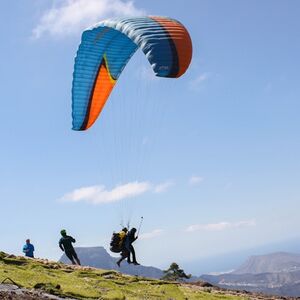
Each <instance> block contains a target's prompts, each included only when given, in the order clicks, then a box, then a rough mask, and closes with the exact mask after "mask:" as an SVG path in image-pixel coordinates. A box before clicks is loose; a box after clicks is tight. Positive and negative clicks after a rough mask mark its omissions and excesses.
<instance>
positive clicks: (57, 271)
mask: <svg viewBox="0 0 300 300" xmlns="http://www.w3.org/2000/svg"><path fill="white" fill-rule="evenodd" d="M5 278H9V279H11V280H13V281H14V282H15V283H16V284H18V285H19V286H20V287H24V288H27V289H35V290H43V291H45V292H47V293H49V294H53V295H57V296H60V297H70V298H75V299H115V300H117V299H132V300H134V299H136V300H141V299H166V300H171V299H176V300H177V299H178V300H180V299H189V300H193V299H195V300H196V299H208V300H210V299H224V300H227V299H228V300H230V299H232V300H234V299H236V300H238V299H250V298H246V297H242V296H241V297H240V296H234V295H226V294H225V293H224V292H221V291H218V290H214V289H213V288H204V287H198V286H196V285H187V284H176V283H169V282H166V281H161V280H153V279H147V278H141V277H134V276H128V275H122V274H120V273H118V272H115V271H107V270H100V269H93V268H89V267H76V266H69V265H64V264H61V263H56V262H49V261H47V260H37V259H35V260H33V259H26V258H24V257H15V256H12V255H7V254H5V253H3V252H0V282H2V281H3V280H4V279H5Z"/></svg>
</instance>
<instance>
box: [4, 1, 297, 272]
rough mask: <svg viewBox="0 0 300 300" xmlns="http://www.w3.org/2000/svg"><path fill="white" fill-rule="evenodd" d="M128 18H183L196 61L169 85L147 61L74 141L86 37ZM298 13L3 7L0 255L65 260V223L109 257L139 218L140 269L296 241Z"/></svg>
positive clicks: (235, 4) (224, 7) (38, 4)
mask: <svg viewBox="0 0 300 300" xmlns="http://www.w3.org/2000/svg"><path fill="white" fill-rule="evenodd" d="M124 13H125V14H130V15H141V14H146V15H166V16H170V17H173V18H176V19H178V20H180V21H181V22H182V23H183V24H184V25H185V26H186V27H187V29H188V30H189V32H190V35H191V38H192V41H193V59H192V63H191V65H190V68H189V69H188V71H187V72H186V74H185V75H184V76H182V77H181V78H179V79H177V80H168V79H157V78H155V77H154V75H153V74H152V73H151V68H150V66H149V64H148V62H147V60H146V58H145V57H144V56H143V54H142V53H139V52H137V53H136V54H135V56H134V57H133V58H132V59H131V61H130V62H129V64H128V65H127V67H126V68H125V70H124V72H123V74H122V75H121V76H120V79H119V81H118V84H117V86H116V88H115V90H114V91H113V93H112V95H111V97H110V100H109V102H108V103H107V105H106V107H105V109H104V111H103V113H102V115H101V117H100V119H99V120H98V122H97V123H96V124H95V125H94V126H93V127H92V128H91V129H90V130H88V131H87V132H74V131H72V130H71V84H72V72H73V64H74V57H75V55H76V51H77V47H78V45H79V42H80V36H81V32H82V30H83V29H84V28H86V27H88V26H90V25H93V24H94V23H95V22H98V21H101V20H103V19H106V18H109V17H113V16H119V15H123V14H124ZM299 13H300V4H299V2H298V1H292V0H289V1H275V0H272V1H271V0H270V1H267V0H266V1H263V2H262V1H216V0H213V1H212V0H209V1H202V0H201V1H199V0H189V1H141V0H139V1H135V2H129V1H125V0H124V1H121V0H114V1H106V0H105V1H104V0H103V1H100V0H98V1H96V0H90V1H88V0H84V1H83V0H70V1H65V0H60V1H48V0H47V1H38V0H28V1H26V3H25V1H15V2H14V1H1V3H0V17H1V18H0V22H1V26H0V34H1V37H2V43H1V47H0V57H1V68H0V80H1V83H2V84H1V112H2V114H1V119H0V125H1V126H0V131H1V132H0V133H1V139H2V142H1V147H0V165H1V181H0V197H1V218H0V225H1V226H0V235H1V237H2V239H1V241H0V249H1V250H3V251H7V252H11V253H15V254H20V253H21V248H22V244H23V242H24V241H25V239H26V238H28V237H30V238H31V240H32V242H33V243H34V244H35V246H36V255H37V256H39V257H48V258H51V259H58V258H59V256H60V255H61V253H60V250H59V249H58V247H57V241H58V239H59V231H60V229H61V228H66V229H67V231H68V232H69V233H70V234H71V235H73V236H74V237H75V238H76V239H77V241H78V242H77V245H78V246H96V245H103V246H105V247H106V248H107V245H108V242H109V239H110V235H111V232H112V231H113V230H118V229H119V227H120V225H119V224H120V222H121V220H122V217H123V218H125V219H126V218H128V217H130V219H131V224H132V225H133V226H134V225H135V226H137V224H138V222H139V218H140V216H144V224H143V227H142V232H141V233H142V235H141V239H140V240H139V241H138V242H137V243H136V248H137V250H138V256H139V260H140V261H141V263H143V264H146V265H154V266H158V267H167V265H168V264H170V263H171V262H172V261H177V262H179V263H181V264H182V265H183V266H184V265H185V263H188V262H191V261H193V260H197V259H200V258H201V259H202V258H205V257H207V256H211V255H215V254H216V255H218V254H220V255H221V254H223V253H228V252H234V251H237V250H241V249H247V248H252V247H255V246H259V245H263V244H267V243H272V242H276V241H280V240H284V239H287V238H294V237H298V236H299V234H298V228H299V226H300V220H299V218H298V213H297V212H298V211H299V208H300V207H299V196H300V191H299V179H300V160H299V153H300V138H299V129H300V119H299V109H300V103H299V99H300V85H299V79H300V78H299V77H300V76H299V69H300V60H299V53H300V39H299V28H300V20H299V17H298V16H299ZM116 187H119V188H118V189H117V190H116ZM74 191H76V195H77V198H76V197H75V196H74V195H75V194H74ZM128 194H129V195H132V196H133V195H135V197H131V198H128V197H126V195H128ZM116 195H117V196H116ZM75 199H77V200H78V201H75ZM103 199H105V201H106V202H108V203H102V202H103V201H104V200H103ZM113 200H115V201H113ZM117 200H119V201H117ZM95 202H97V203H95ZM212 271H213V270H212ZM199 273H201V270H200V271H199Z"/></svg>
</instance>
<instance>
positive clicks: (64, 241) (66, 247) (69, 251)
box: [58, 229, 80, 265]
mask: <svg viewBox="0 0 300 300" xmlns="http://www.w3.org/2000/svg"><path fill="white" fill-rule="evenodd" d="M60 234H61V236H62V237H61V239H60V240H59V243H58V244H59V248H60V249H61V250H62V251H64V252H65V253H66V256H67V257H68V258H69V259H70V261H71V262H72V264H73V265H76V263H75V261H76V262H77V264H78V265H80V260H79V258H78V256H77V253H76V252H75V249H74V248H73V245H72V243H75V242H76V240H75V239H74V238H73V237H71V236H69V235H67V232H66V230H65V229H62V230H61V231H60Z"/></svg>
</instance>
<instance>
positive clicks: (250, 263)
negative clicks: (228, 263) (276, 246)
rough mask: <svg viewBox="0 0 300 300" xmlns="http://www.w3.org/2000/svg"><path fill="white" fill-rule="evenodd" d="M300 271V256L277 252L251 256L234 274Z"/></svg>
mask: <svg viewBox="0 0 300 300" xmlns="http://www.w3.org/2000/svg"><path fill="white" fill-rule="evenodd" d="M296 270H300V254H294V253H287V252H277V253H272V254H267V255H257V256H251V257H250V258H249V259H248V260H247V261H246V262H245V263H244V264H242V265H241V266H240V267H239V268H237V269H236V270H235V271H233V274H246V273H249V274H259V273H276V272H289V271H296Z"/></svg>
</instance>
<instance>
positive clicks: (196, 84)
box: [189, 73, 210, 90]
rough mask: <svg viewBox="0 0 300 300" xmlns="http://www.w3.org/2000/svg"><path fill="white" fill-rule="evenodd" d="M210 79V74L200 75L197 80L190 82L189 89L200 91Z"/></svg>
mask: <svg viewBox="0 0 300 300" xmlns="http://www.w3.org/2000/svg"><path fill="white" fill-rule="evenodd" d="M209 78H210V74H209V73H202V74H200V75H198V76H197V77H196V78H194V79H193V80H191V81H190V83H189V87H190V89H192V90H199V88H200V87H201V86H202V85H203V82H204V81H206V80H207V79H209Z"/></svg>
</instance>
